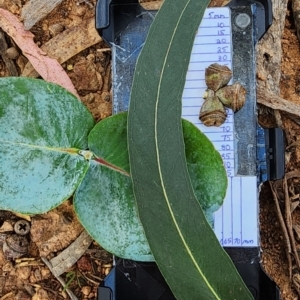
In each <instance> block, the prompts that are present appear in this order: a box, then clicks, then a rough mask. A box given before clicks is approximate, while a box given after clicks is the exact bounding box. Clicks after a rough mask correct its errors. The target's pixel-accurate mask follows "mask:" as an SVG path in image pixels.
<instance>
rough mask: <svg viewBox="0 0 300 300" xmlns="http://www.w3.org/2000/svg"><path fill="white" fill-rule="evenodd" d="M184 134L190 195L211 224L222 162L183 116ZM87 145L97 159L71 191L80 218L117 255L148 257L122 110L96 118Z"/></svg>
mask: <svg viewBox="0 0 300 300" xmlns="http://www.w3.org/2000/svg"><path fill="white" fill-rule="evenodd" d="M183 133H184V140H185V147H186V157H187V161H188V169H189V175H190V177H191V181H192V184H193V187H194V191H195V195H196V196H197V198H198V199H201V203H200V205H201V207H202V209H203V210H204V212H205V214H206V217H207V218H208V219H209V220H210V223H211V224H212V220H213V218H212V214H213V212H214V211H216V210H217V209H218V208H219V207H220V206H221V204H222V201H223V198H224V197H225V192H226V187H227V177H226V172H225V170H224V167H223V162H222V159H221V157H220V155H219V153H218V152H217V151H216V150H215V148H214V146H213V145H212V143H211V142H210V141H209V140H208V139H207V137H206V136H205V135H204V134H202V133H201V132H200V131H199V130H198V129H197V128H196V127H195V126H194V125H193V124H191V123H190V122H188V121H185V120H183ZM89 149H90V150H91V151H92V152H93V153H94V154H95V155H96V156H98V159H97V160H98V162H97V161H92V163H91V167H90V169H89V171H88V172H87V175H86V176H85V178H84V179H83V181H82V183H81V185H80V186H79V188H78V189H77V191H76V193H75V197H74V207H75V211H76V213H77V216H78V218H79V220H80V222H81V223H82V224H83V226H84V227H85V228H86V230H87V231H88V232H89V233H90V235H91V236H92V237H93V238H94V239H95V240H96V241H97V242H98V243H99V244H100V245H101V246H102V247H104V248H105V249H106V250H107V251H109V252H111V253H113V254H115V255H117V256H119V257H122V258H127V259H132V260H137V261H153V260H154V258H153V256H152V254H151V251H150V248H149V245H148V242H147V239H146V237H145V234H144V230H143V227H142V225H141V223H140V220H139V217H138V212H137V207H136V203H135V199H134V195H133V189H132V183H131V178H130V175H129V160H128V150H127V113H120V114H118V115H115V116H112V117H109V118H106V119H104V120H102V121H101V122H99V123H98V124H97V125H96V126H95V127H94V128H93V130H92V131H91V132H90V134H89ZM142 167H143V166H141V168H142ZM216 181H217V182H218V184H215V183H216ZM155 220H156V217H155V216H153V222H155Z"/></svg>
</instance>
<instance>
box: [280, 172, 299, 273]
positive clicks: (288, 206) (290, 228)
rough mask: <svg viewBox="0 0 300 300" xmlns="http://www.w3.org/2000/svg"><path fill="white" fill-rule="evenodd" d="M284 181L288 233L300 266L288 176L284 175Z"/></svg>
mask: <svg viewBox="0 0 300 300" xmlns="http://www.w3.org/2000/svg"><path fill="white" fill-rule="evenodd" d="M283 182H284V184H283V185H284V200H285V218H286V227H287V230H288V233H289V236H290V241H291V244H292V249H293V253H294V257H295V260H296V264H297V266H298V268H300V260H299V255H298V252H297V248H296V243H295V237H294V233H293V224H292V214H291V202H290V197H289V192H288V185H287V180H286V177H284V179H283Z"/></svg>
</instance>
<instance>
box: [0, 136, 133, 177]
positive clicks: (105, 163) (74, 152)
mask: <svg viewBox="0 0 300 300" xmlns="http://www.w3.org/2000/svg"><path fill="white" fill-rule="evenodd" d="M0 142H1V143H4V144H5V143H7V144H11V145H16V146H24V147H28V148H33V149H38V150H46V151H52V152H59V153H68V154H69V155H79V156H82V155H80V154H79V152H80V149H77V148H61V147H49V146H41V145H34V144H27V143H22V142H12V141H6V140H2V139H0ZM92 160H93V161H95V162H96V163H98V164H100V165H101V166H103V167H106V168H109V169H111V170H114V171H116V172H119V173H121V174H123V175H125V176H128V177H130V174H129V173H128V172H126V171H124V170H123V169H121V168H119V167H118V166H116V165H114V164H112V163H110V162H108V161H106V160H105V159H103V158H101V157H97V156H96V155H95V154H94V153H93V158H92Z"/></svg>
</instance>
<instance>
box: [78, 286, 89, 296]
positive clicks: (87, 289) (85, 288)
mask: <svg viewBox="0 0 300 300" xmlns="http://www.w3.org/2000/svg"><path fill="white" fill-rule="evenodd" d="M91 291H92V288H91V287H90V286H89V285H85V286H83V287H82V288H81V293H82V294H83V295H84V296H88V295H89V294H90V292H91Z"/></svg>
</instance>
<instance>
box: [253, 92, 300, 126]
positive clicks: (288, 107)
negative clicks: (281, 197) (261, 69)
mask: <svg viewBox="0 0 300 300" xmlns="http://www.w3.org/2000/svg"><path fill="white" fill-rule="evenodd" d="M256 97H257V103H259V104H262V105H264V106H267V107H269V108H272V109H274V110H279V111H280V112H281V113H283V114H284V115H287V116H288V117H289V118H290V119H292V120H293V121H294V122H296V123H297V124H300V105H298V104H295V103H293V102H290V101H288V100H285V99H283V98H281V97H279V96H277V95H275V94H272V93H270V92H268V91H267V90H266V89H264V88H261V87H257V90H256Z"/></svg>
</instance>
